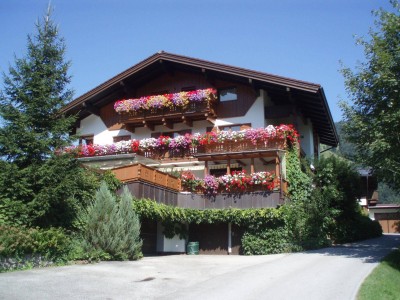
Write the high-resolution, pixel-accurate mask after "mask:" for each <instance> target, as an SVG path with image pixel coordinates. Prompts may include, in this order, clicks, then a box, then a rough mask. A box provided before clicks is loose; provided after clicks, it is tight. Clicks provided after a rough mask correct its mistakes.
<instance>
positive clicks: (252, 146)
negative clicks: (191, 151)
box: [198, 139, 286, 153]
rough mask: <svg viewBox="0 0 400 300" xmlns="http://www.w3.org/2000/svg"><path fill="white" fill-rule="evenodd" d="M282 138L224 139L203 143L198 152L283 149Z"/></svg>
mask: <svg viewBox="0 0 400 300" xmlns="http://www.w3.org/2000/svg"><path fill="white" fill-rule="evenodd" d="M285 146H286V144H285V140H284V139H270V140H267V141H265V142H264V141H263V142H261V141H259V142H257V143H253V142H251V141H249V140H247V141H236V142H235V141H225V142H223V143H213V144H209V145H204V152H202V151H203V150H202V149H200V151H198V152H199V153H227V152H242V151H258V150H276V149H279V150H282V149H285Z"/></svg>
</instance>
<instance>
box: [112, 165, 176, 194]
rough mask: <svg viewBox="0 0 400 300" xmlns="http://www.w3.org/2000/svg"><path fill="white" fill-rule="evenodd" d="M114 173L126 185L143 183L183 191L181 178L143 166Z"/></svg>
mask: <svg viewBox="0 0 400 300" xmlns="http://www.w3.org/2000/svg"><path fill="white" fill-rule="evenodd" d="M112 172H113V173H114V175H115V177H117V178H118V179H119V180H121V181H122V182H124V183H128V182H132V181H142V182H147V183H150V184H152V185H156V186H160V187H163V188H167V189H170V190H174V191H180V190H181V182H180V179H179V178H176V177H174V176H171V175H169V174H166V173H164V172H161V171H158V170H155V169H153V168H150V167H147V166H145V165H142V164H135V165H130V166H124V167H120V168H116V169H113V170H112Z"/></svg>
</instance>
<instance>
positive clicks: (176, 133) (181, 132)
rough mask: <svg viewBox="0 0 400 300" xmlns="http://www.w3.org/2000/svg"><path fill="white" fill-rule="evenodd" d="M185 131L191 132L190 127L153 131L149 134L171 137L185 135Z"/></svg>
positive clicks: (156, 136)
mask: <svg viewBox="0 0 400 300" xmlns="http://www.w3.org/2000/svg"><path fill="white" fill-rule="evenodd" d="M186 133H189V134H190V133H192V130H191V129H184V130H179V131H170V132H153V133H152V134H151V137H152V138H156V139H157V138H159V137H160V136H169V137H171V138H174V137H177V136H179V135H185V134H186Z"/></svg>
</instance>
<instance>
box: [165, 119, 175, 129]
mask: <svg viewBox="0 0 400 300" xmlns="http://www.w3.org/2000/svg"><path fill="white" fill-rule="evenodd" d="M162 121H163V125H164V126H165V127H167V128H169V129H174V123H172V122H171V121H168V120H167V119H165V118H163V119H162Z"/></svg>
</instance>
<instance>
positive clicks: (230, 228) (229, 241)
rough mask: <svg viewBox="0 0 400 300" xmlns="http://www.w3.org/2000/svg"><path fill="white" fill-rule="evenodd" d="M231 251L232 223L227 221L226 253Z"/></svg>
mask: <svg viewBox="0 0 400 300" xmlns="http://www.w3.org/2000/svg"><path fill="white" fill-rule="evenodd" d="M231 253H232V223H231V222H229V223H228V254H231Z"/></svg>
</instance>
